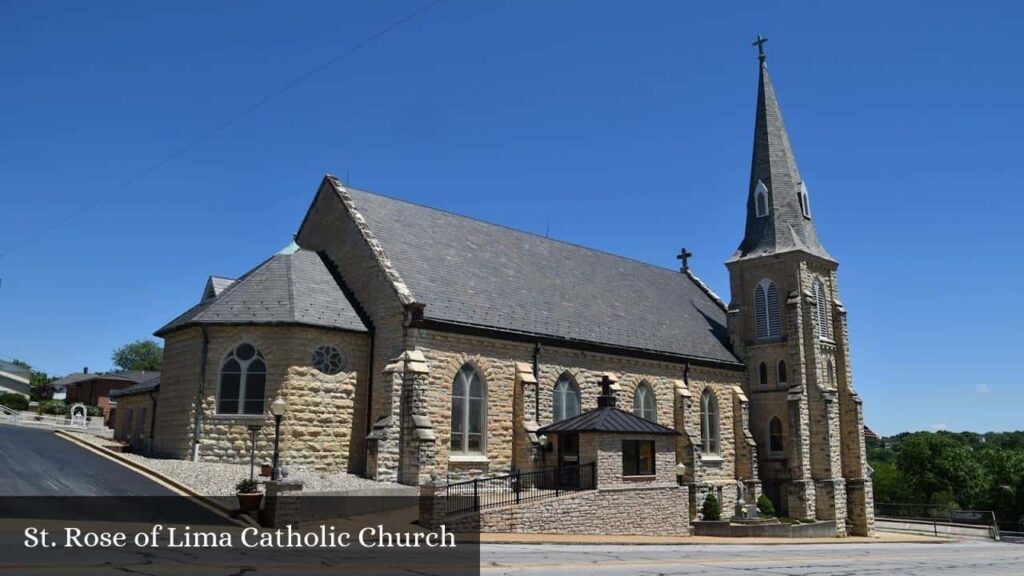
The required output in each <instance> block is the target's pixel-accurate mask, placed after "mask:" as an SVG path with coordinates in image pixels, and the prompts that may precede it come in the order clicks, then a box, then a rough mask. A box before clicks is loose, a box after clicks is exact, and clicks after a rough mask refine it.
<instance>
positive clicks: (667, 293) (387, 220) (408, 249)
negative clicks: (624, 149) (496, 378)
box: [336, 184, 739, 364]
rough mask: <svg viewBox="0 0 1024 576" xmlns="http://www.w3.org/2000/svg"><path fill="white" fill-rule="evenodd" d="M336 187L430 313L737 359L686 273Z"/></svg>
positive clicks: (712, 307) (716, 310)
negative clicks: (364, 222)
mask: <svg viewBox="0 0 1024 576" xmlns="http://www.w3.org/2000/svg"><path fill="white" fill-rule="evenodd" d="M336 186H340V184H336ZM338 191H339V193H342V194H348V195H349V197H350V199H351V202H352V206H353V208H354V210H355V211H356V212H357V213H358V214H357V215H356V216H357V217H358V215H361V216H362V218H364V219H365V221H366V224H367V228H368V230H369V232H370V233H371V234H372V235H373V238H374V239H375V240H376V241H377V242H379V243H380V245H381V248H382V249H383V253H384V256H386V257H387V258H388V259H389V260H390V262H391V264H392V265H393V267H394V270H395V271H396V272H397V275H398V276H399V277H400V279H401V281H402V282H403V283H404V285H405V286H406V287H407V288H408V289H409V291H410V292H411V295H412V298H413V299H414V300H415V302H417V303H421V304H424V305H425V308H424V312H423V314H424V318H425V319H426V320H437V321H441V322H446V323H452V324H459V325H464V326H469V327H482V328H486V329H494V330H500V331H508V332H514V333H521V334H528V335H531V336H532V335H539V336H545V337H550V338H556V339H561V340H569V341H576V342H585V343H594V344H598V345H603V346H610V347H614V348H619V349H629V350H638V351H646V352H655V353H660V354H667V355H672V356H680V357H685V358H691V359H706V360H711V361H715V362H722V363H728V364H739V361H738V360H737V358H736V357H735V356H734V355H733V354H732V352H730V351H729V349H728V348H727V347H726V345H725V341H726V340H727V332H726V318H725V310H724V309H723V307H722V306H720V305H719V304H718V303H716V302H715V301H714V300H713V299H712V298H711V296H709V294H708V293H707V292H705V290H704V289H702V288H701V286H699V285H698V284H697V283H696V282H694V280H693V279H691V278H690V277H689V276H688V275H686V274H680V273H679V272H676V271H673V270H668V269H665V268H660V267H657V266H653V265H651V264H646V263H644V262H638V261H636V260H630V259H628V258H624V257H621V256H615V255H613V254H608V253H606V252H601V251H598V250H593V249H590V248H584V247H581V246H577V245H574V244H569V243H567V242H561V241H557V240H551V239H548V238H544V237H541V236H536V235H534V234H529V233H526V232H521V231H518V230H513V229H511V228H506V227H504V226H498V225H495V224H490V223H487V222H481V221H479V220H474V219H471V218H467V217H464V216H459V215H456V214H452V213H449V212H444V211H441V210H437V209H434V208H428V207H425V206H420V205H417V204H412V203H410V202H405V201H402V200H396V199H393V198H388V197H385V196H380V195H377V194H373V193H370V192H366V191H362V190H357V189H353V188H348V187H340V188H339V189H338ZM618 233H622V234H627V233H628V231H619V232H618Z"/></svg>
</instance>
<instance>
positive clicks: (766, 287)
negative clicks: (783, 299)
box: [754, 278, 780, 338]
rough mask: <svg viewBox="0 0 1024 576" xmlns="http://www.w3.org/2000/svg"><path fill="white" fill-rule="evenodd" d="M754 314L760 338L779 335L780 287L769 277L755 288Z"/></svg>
mask: <svg viewBox="0 0 1024 576" xmlns="http://www.w3.org/2000/svg"><path fill="white" fill-rule="evenodd" d="M754 316H755V320H756V323H757V337H758V338H771V337H773V336H778V335H779V333H780V332H779V289H778V288H776V287H775V283H774V282H772V281H771V280H769V279H767V278H765V279H764V280H761V281H760V282H759V283H758V284H757V288H755V289H754Z"/></svg>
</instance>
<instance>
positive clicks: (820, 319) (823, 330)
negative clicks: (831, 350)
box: [814, 278, 829, 338]
mask: <svg viewBox="0 0 1024 576" xmlns="http://www.w3.org/2000/svg"><path fill="white" fill-rule="evenodd" d="M814 304H815V308H816V310H815V311H814V314H815V319H816V320H817V323H818V337H819V338H828V335H829V329H828V294H827V293H826V292H825V283H824V282H822V281H821V278H815V279H814Z"/></svg>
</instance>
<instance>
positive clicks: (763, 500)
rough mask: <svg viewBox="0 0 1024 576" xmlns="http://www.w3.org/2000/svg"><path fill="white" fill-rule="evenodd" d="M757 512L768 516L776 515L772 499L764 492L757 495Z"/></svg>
mask: <svg viewBox="0 0 1024 576" xmlns="http://www.w3.org/2000/svg"><path fill="white" fill-rule="evenodd" d="M757 513H758V514H760V515H761V516H764V517H766V518H771V517H772V516H775V506H772V501H771V500H769V499H768V497H767V496H765V495H764V494H761V495H760V496H758V497H757Z"/></svg>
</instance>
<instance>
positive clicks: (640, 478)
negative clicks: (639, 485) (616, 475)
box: [622, 474, 658, 482]
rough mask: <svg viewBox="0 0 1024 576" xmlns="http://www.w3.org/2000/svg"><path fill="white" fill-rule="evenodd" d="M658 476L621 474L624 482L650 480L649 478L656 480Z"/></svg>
mask: <svg viewBox="0 0 1024 576" xmlns="http://www.w3.org/2000/svg"><path fill="white" fill-rule="evenodd" d="M657 479H658V477H657V476H656V475H654V474H637V475H636V476H623V477H622V480H623V481H625V482H650V481H651V480H657Z"/></svg>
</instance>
